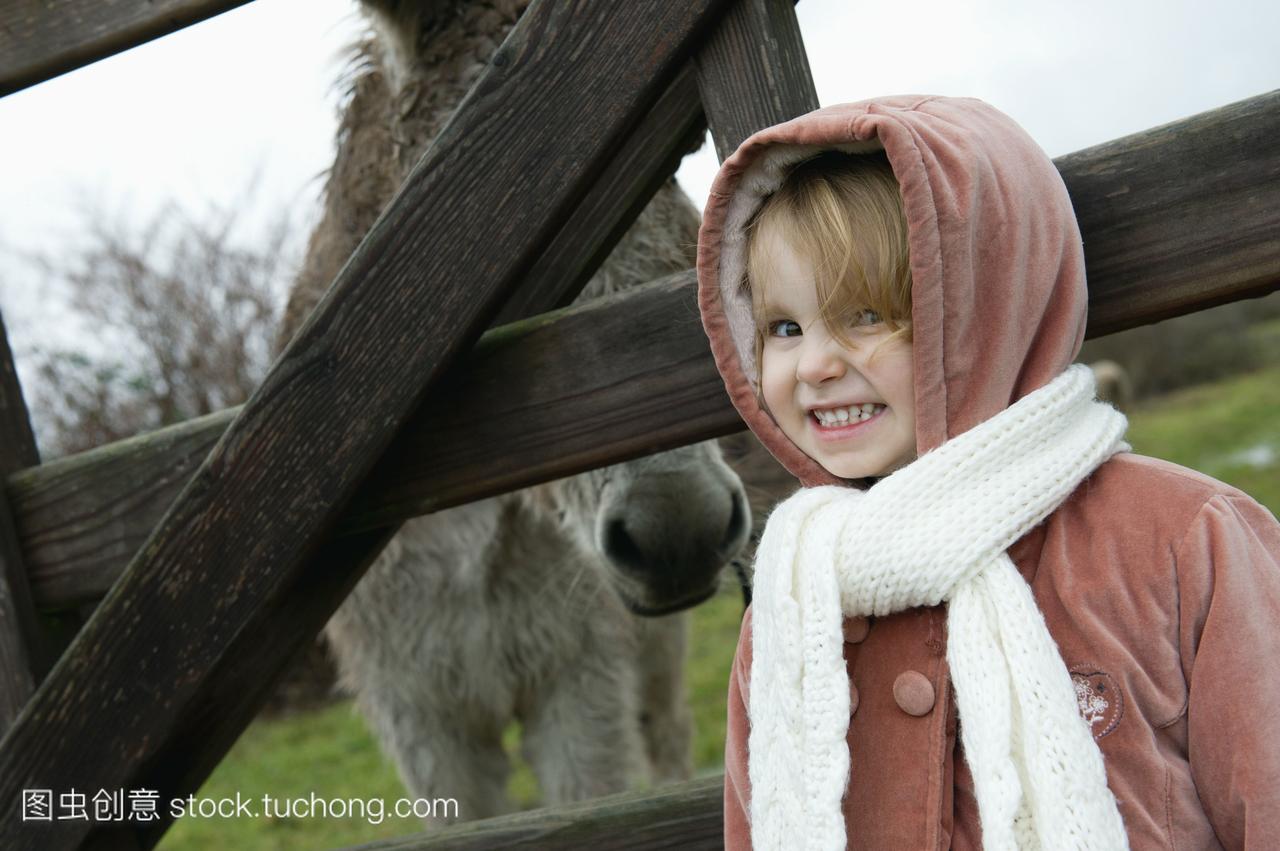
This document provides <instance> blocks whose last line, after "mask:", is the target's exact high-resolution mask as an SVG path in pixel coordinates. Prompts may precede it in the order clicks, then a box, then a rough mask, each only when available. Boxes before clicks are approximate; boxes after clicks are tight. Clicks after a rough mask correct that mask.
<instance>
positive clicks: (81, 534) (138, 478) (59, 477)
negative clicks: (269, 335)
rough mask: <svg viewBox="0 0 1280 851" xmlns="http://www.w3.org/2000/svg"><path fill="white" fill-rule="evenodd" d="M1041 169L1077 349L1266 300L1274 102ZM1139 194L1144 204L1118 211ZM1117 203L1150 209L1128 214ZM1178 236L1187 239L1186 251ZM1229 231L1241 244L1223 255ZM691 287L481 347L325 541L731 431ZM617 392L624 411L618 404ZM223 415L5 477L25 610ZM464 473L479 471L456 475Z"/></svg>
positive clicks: (116, 530) (108, 572) (101, 583)
mask: <svg viewBox="0 0 1280 851" xmlns="http://www.w3.org/2000/svg"><path fill="white" fill-rule="evenodd" d="M1208 141H1212V143H1213V144H1214V145H1215V150H1214V164H1215V183H1214V186H1211V187H1208V188H1205V187H1191V186H1188V185H1187V184H1186V183H1184V182H1183V180H1182V177H1181V176H1182V175H1185V173H1186V171H1187V170H1188V169H1190V168H1191V167H1192V165H1193V164H1194V163H1195V162H1197V161H1202V159H1199V158H1202V157H1203V150H1202V147H1203V145H1204V144H1206V143H1207V142H1208ZM1057 164H1058V167H1059V169H1060V170H1061V171H1062V173H1063V176H1064V179H1065V180H1066V182H1067V186H1068V188H1069V189H1070V190H1071V193H1072V196H1073V198H1074V199H1075V202H1076V207H1077V212H1078V214H1079V215H1080V219H1081V222H1082V229H1083V232H1084V239H1085V246H1086V248H1085V252H1086V259H1087V261H1088V263H1089V290H1090V302H1091V303H1090V319H1089V336H1091V337H1094V336H1099V335H1101V334H1104V333H1109V332H1110V331H1112V330H1117V329H1119V328H1127V327H1132V326H1135V325H1141V324H1144V323H1148V322H1153V321H1155V320H1156V319H1159V318H1163V317H1165V316H1169V315H1172V314H1176V313H1188V312H1191V311H1194V310H1197V309H1199V308H1200V307H1201V306H1208V304H1210V303H1217V302H1219V301H1223V300H1231V299H1241V298H1248V297H1251V296H1259V295H1264V294H1266V293H1268V292H1271V291H1273V290H1275V289H1277V288H1278V287H1280V243H1277V241H1276V240H1275V239H1274V238H1273V237H1272V235H1273V234H1275V233H1277V232H1280V181H1275V180H1270V181H1267V180H1262V181H1260V180H1258V179H1257V176H1258V175H1268V174H1271V175H1274V174H1280V92H1273V93H1271V94H1267V95H1262V96H1260V97H1256V98H1251V99H1249V100H1246V101H1241V102H1240V103H1237V104H1232V105H1230V106H1225V107H1222V108H1220V109H1216V110H1212V111H1210V112H1206V113H1203V114H1201V115H1197V116H1194V117H1192V118H1188V119H1185V120H1183V121H1179V122H1176V123H1175V124H1172V125H1168V126H1166V127H1161V128H1156V129H1155V130H1150V131H1145V132H1143V133H1138V134H1135V135H1133V136H1130V137H1127V138H1125V139H1121V140H1117V141H1115V142H1110V143H1107V144H1105V145H1101V146H1099V147H1097V148H1091V149H1089V150H1086V151H1081V152H1079V153H1076V154H1071V155H1069V156H1066V157H1061V158H1059V159H1058V160H1057ZM1107 174H1110V175H1113V176H1114V177H1113V178H1112V180H1111V182H1107V180H1106V179H1104V176H1105V175H1107ZM1161 175H1164V176H1163V177H1161ZM1139 183H1140V184H1142V185H1143V186H1145V187H1146V188H1144V189H1143V190H1141V192H1135V190H1133V188H1132V187H1134V186H1135V185H1136V184H1139ZM1135 194H1150V195H1152V196H1153V197H1152V199H1151V200H1143V199H1142V198H1130V197H1128V196H1132V195H1135ZM1117 199H1121V200H1117ZM1131 206H1137V207H1139V208H1142V209H1146V210H1149V211H1158V210H1162V209H1163V210H1166V211H1167V212H1166V214H1165V216H1164V217H1161V216H1159V215H1156V214H1155V212H1149V213H1147V214H1145V215H1146V219H1145V221H1144V223H1143V226H1142V229H1141V230H1140V231H1135V230H1134V229H1133V226H1132V223H1131V222H1130V221H1129V220H1128V219H1127V218H1126V217H1128V216H1129V215H1130V212H1131V210H1130V208H1131ZM1184 220H1185V221H1190V222H1195V223H1198V225H1199V227H1200V228H1201V229H1203V230H1204V231H1205V235H1204V236H1203V237H1201V236H1196V237H1195V239H1194V241H1192V242H1188V241H1186V238H1185V234H1184V233H1183V231H1182V228H1181V225H1180V224H1179V222H1180V221H1184ZM1237 231H1244V232H1246V233H1248V234H1250V236H1249V237H1248V239H1247V240H1243V239H1239V238H1237V237H1236V235H1235V234H1236V232H1237ZM1205 240H1219V241H1220V245H1221V250H1215V251H1209V250H1206V249H1205V247H1204V246H1203V244H1202V243H1203V242H1204V241H1205ZM1116 258H1124V262H1123V263H1121V262H1118V260H1117V259H1116ZM1169 270H1172V274H1171V273H1170V271H1169ZM1171 280H1174V281H1178V282H1180V283H1178V284H1177V285H1176V286H1173V285H1171V284H1170V281H1171ZM691 286H692V274H691V273H689V274H687V275H685V276H684V277H683V278H680V277H677V278H674V279H672V280H670V281H668V282H665V283H660V284H655V285H654V286H653V287H652V288H647V289H643V290H640V291H636V292H634V293H628V294H626V295H621V296H616V297H613V298H610V299H606V300H603V301H601V302H598V303H595V304H590V305H582V306H579V307H575V308H573V309H571V310H568V311H562V312H558V313H555V314H552V315H548V316H541V317H536V318H534V319H531V320H528V321H527V322H521V323H517V324H515V325H512V326H508V327H506V328H501V329H496V330H494V331H491V332H489V333H488V334H486V335H485V336H484V338H483V339H482V340H481V342H480V344H479V345H478V346H477V348H476V349H475V350H474V351H473V352H472V353H470V354H468V355H467V356H466V357H465V358H464V360H463V361H462V362H461V363H460V364H459V365H458V367H457V370H456V373H457V374H456V377H455V378H453V379H451V380H450V382H449V386H447V387H445V388H442V392H444V393H445V394H446V395H445V396H442V397H441V401H440V402H439V403H437V404H434V405H432V406H431V407H430V408H428V409H424V410H422V411H420V412H418V414H417V415H416V416H415V418H414V420H413V422H412V423H411V425H410V426H409V427H408V428H407V429H406V431H405V434H406V437H405V438H404V439H403V440H402V441H398V442H397V443H396V444H395V448H394V449H393V450H392V451H391V452H389V453H388V455H387V457H386V458H385V459H384V461H383V462H382V464H381V465H380V467H379V472H378V479H377V481H370V482H369V483H368V484H367V485H366V486H365V487H363V488H361V490H360V493H359V496H358V498H357V499H356V500H355V501H354V502H353V503H352V505H351V507H350V510H349V511H348V513H347V514H346V515H345V516H344V517H343V520H342V524H343V525H344V526H345V527H346V528H352V529H354V528H369V527H371V526H374V525H377V524H378V523H387V522H395V521H398V520H403V519H405V518H407V517H409V516H412V515H414V514H419V513H424V512H426V511H430V510H434V509H438V508H443V507H446V506H448V505H453V504H457V503H460V502H466V501H468V500H472V499H478V498H480V497H482V496H486V495H490V494H492V493H496V492H500V491H501V490H504V489H506V490H509V489H514V488H517V487H523V486H526V485H529V484H533V483H535V482H538V481H543V480H546V479H550V478H555V477H557V476H563V475H569V474H571V473H575V472H580V471H581V470H583V469H586V468H588V467H590V466H599V465H603V464H608V463H613V462H616V461H619V460H622V459H623V458H625V457H628V456H629V455H631V454H635V453H640V452H647V451H657V450H659V449H665V448H670V447H671V446H675V445H680V444H683V443H689V442H691V441H694V440H698V439H701V438H702V437H707V436H711V435H713V434H723V433H728V432H730V431H733V430H736V429H739V428H741V421H740V420H738V419H737V417H736V415H735V414H734V412H733V409H732V407H731V406H730V405H729V401H728V399H727V398H726V397H724V395H723V393H722V392H721V391H720V389H719V387H720V385H719V383H718V382H719V378H718V376H717V374H716V372H715V369H714V366H713V365H712V363H711V357H710V353H709V351H708V350H707V348H706V342H705V338H704V336H703V334H702V328H701V325H700V324H699V323H698V317H697V307H696V304H695V302H694V300H693V296H692V292H691V291H689V290H688V288H689V287H691ZM557 376H558V377H559V378H555V377H557ZM628 388H635V389H637V390H638V391H639V392H636V393H635V394H634V395H632V396H626V395H625V393H626V391H627V389H628ZM668 397H671V398H679V399H683V400H686V402H684V403H682V404H685V403H688V404H693V403H695V400H696V404H697V405H699V406H703V405H705V406H706V407H705V409H704V408H703V407H699V408H698V409H697V410H698V413H697V416H691V415H689V413H688V411H687V410H686V409H685V408H683V407H674V406H664V405H660V404H659V405H655V404H654V403H655V400H660V399H664V398H668ZM488 411H497V412H501V413H502V418H503V419H504V420H506V419H509V421H510V422H518V423H520V425H519V427H518V428H515V429H512V428H509V427H506V426H502V425H485V423H492V422H500V420H495V419H493V418H490V417H486V416H485V412H488ZM233 414H234V412H223V413H220V414H213V415H210V416H209V417H205V418H203V419H201V420H193V421H191V422H188V423H183V424H181V425H177V426H173V427H171V428H168V429H163V430H161V431H158V432H155V433H153V434H150V435H143V436H141V437H138V438H134V439H131V440H128V441H123V442H121V443H118V444H114V445H112V446H107V447H102V448H101V449H97V450H94V451H92V452H89V453H84V454H82V455H79V456H74V457H71V458H66V459H62V460H59V461H55V462H52V463H50V464H46V465H43V466H41V467H38V468H35V469H31V470H26V471H23V472H22V473H19V474H17V475H15V476H13V477H11V479H10V481H9V492H10V495H11V498H12V499H13V505H14V511H15V514H16V517H17V521H18V524H19V531H20V534H21V540H22V545H23V550H24V554H25V557H26V560H27V563H28V566H29V569H30V570H31V571H32V583H33V591H34V593H35V596H36V600H37V603H38V604H39V605H41V606H43V607H47V608H58V607H62V606H66V605H69V604H72V603H74V602H77V601H83V600H85V599H93V598H96V597H98V596H101V595H102V594H103V593H105V591H106V589H107V587H109V585H110V583H111V582H112V581H113V580H114V579H115V577H116V576H117V575H118V574H119V572H120V569H121V568H122V567H123V565H124V564H125V562H126V561H127V560H128V558H129V556H130V555H131V554H132V553H133V552H134V551H136V550H137V548H138V546H139V545H140V544H141V543H142V541H143V540H144V539H145V538H146V536H147V535H148V534H149V532H150V530H151V528H152V527H153V526H154V525H155V523H156V521H157V520H158V519H159V517H160V516H161V514H163V512H164V510H165V508H166V507H167V506H168V504H169V503H170V502H172V500H173V498H174V497H175V496H176V495H177V493H178V491H179V490H181V488H182V486H183V484H184V483H185V482H186V480H187V479H188V478H190V476H191V474H192V472H193V471H194V469H195V467H196V466H197V465H198V464H199V462H200V459H202V458H203V457H204V455H205V454H207V453H208V451H209V448H210V447H211V446H212V445H213V444H214V443H215V442H216V441H217V439H218V437H219V435H220V434H221V433H222V431H223V430H224V429H225V428H226V426H227V423H229V422H230V420H231V417H232V415H233ZM451 423H453V424H455V425H451ZM456 424H464V425H456ZM478 424H479V425H478ZM476 429H480V431H479V432H478V433H477V432H475V430H476ZM473 433H477V434H478V436H480V437H482V438H483V439H484V440H486V441H490V442H501V443H502V444H503V445H504V447H505V449H506V451H505V452H504V453H503V454H502V456H501V463H500V464H495V463H494V461H493V459H494V455H493V453H489V452H485V451H483V450H484V445H485V444H483V443H482V444H480V445H479V446H478V447H477V445H476V444H475V443H474V442H472V440H471V435H472V434H473ZM414 435H418V436H420V437H417V438H415V437H413V436H414ZM477 463H479V464H482V465H489V466H488V467H482V468H480V469H473V468H472V467H470V466H468V465H474V464H477Z"/></svg>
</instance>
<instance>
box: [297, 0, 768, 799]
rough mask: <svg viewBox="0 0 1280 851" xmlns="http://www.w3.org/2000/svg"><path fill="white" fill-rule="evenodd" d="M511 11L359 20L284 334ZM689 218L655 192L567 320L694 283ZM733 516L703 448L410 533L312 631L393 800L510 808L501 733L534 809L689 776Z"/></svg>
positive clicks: (479, 507) (407, 529)
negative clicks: (697, 609)
mask: <svg viewBox="0 0 1280 851" xmlns="http://www.w3.org/2000/svg"><path fill="white" fill-rule="evenodd" d="M525 5H526V3H525V2H467V0H454V1H453V2H446V1H445V0H440V2H402V1H401V2H398V1H397V0H376V2H375V0H367V2H365V3H364V10H365V12H366V13H367V14H369V16H370V19H371V22H372V24H373V31H374V33H375V35H374V36H373V37H371V38H370V39H369V40H367V41H366V42H365V43H364V44H363V45H362V46H361V47H360V50H359V57H358V70H357V71H356V73H355V76H354V77H353V79H352V81H351V89H350V97H349V99H348V102H347V104H346V106H345V110H344V113H343V116H342V124H341V129H340V131H339V136H338V151H337V156H336V160H335V163H334V166H333V169H332V171H331V173H330V175H329V178H328V182H327V184H326V187H325V199H324V201H325V209H324V214H323V218H322V220H321V222H320V224H319V225H318V226H317V227H316V230H315V231H314V233H313V234H312V236H311V240H310V243H309V247H308V253H307V257H306V260H305V263H304V267H303V268H302V270H301V272H300V274H299V276H298V279H297V281H296V283H295V286H294V289H293V292H292V293H291V297H290V302H289V307H288V309H287V311H286V318H285V323H284V327H283V328H282V329H281V335H280V340H281V342H282V343H283V342H284V341H286V340H287V339H288V338H289V336H291V335H292V333H293V332H294V331H295V330H296V329H297V327H298V326H299V325H300V324H301V322H302V320H303V319H304V318H305V316H306V314H307V312H308V311H309V310H310V309H311V308H312V307H313V306H314V305H315V303H316V302H317V301H318V300H319V299H320V297H321V295H322V294H323V292H324V290H325V288H327V286H328V284H329V282H330V281H331V280H332V279H333V278H334V276H335V275H336V273H337V272H338V270H339V269H340V268H341V265H342V263H343V262H345V260H346V258H347V257H348V256H349V255H350V253H351V251H352V249H353V248H354V247H355V246H356V244H357V243H358V242H359V240H360V238H361V237H362V236H363V235H364V234H365V232H366V231H367V230H368V228H369V226H370V225H371V224H372V223H373V221H374V219H375V218H376V217H377V215H378V213H379V212H380V211H381V209H382V207H383V206H384V205H385V204H386V203H387V201H389V200H390V198H391V196H392V195H393V194H394V192H395V190H396V189H397V188H398V186H399V184H400V182H401V180H402V179H403V177H404V176H405V174H407V172H408V170H409V168H410V167H411V166H412V165H413V164H414V163H415V162H416V161H417V159H418V158H419V157H420V156H421V154H422V152H423V151H424V150H425V148H426V146H427V145H428V144H429V142H430V141H431V139H432V138H434V136H435V135H436V134H437V133H438V132H439V130H440V129H441V127H442V126H443V124H444V122H445V121H446V120H447V118H448V116H449V114H450V112H451V111H452V109H453V107H454V106H455V105H456V104H457V103H458V102H459V101H460V100H461V99H462V97H463V95H464V94H465V93H466V91H467V89H468V88H469V87H470V86H471V84H472V83H473V82H475V80H476V78H477V77H478V76H479V74H480V73H481V72H482V71H483V69H484V67H485V64H486V62H487V59H488V58H489V56H490V55H491V54H492V53H493V52H494V50H496V49H497V47H498V46H499V45H500V44H501V42H502V40H503V39H504V38H505V37H506V34H507V32H508V31H509V30H510V28H511V27H512V26H513V25H514V24H515V22H516V19H517V18H518V16H519V14H520V12H521V11H522V10H523V7H524V6H525ZM697 227H698V215H697V211H696V210H695V209H694V208H693V206H692V205H691V204H690V203H689V201H688V199H687V198H686V197H684V195H683V194H682V193H681V192H680V190H679V189H678V188H677V187H676V185H675V183H674V181H668V182H667V183H666V184H665V185H664V186H663V188H662V189H661V190H660V191H659V192H658V194H657V195H656V196H655V197H654V199H653V200H652V202H651V203H650V204H649V206H648V207H647V208H646V209H645V211H644V212H643V213H642V214H641V216H640V218H639V219H638V220H637V222H636V223H635V225H634V226H633V227H632V228H631V230H630V231H629V232H628V233H627V234H626V236H624V238H623V239H622V241H621V242H620V243H619V245H618V246H617V247H616V248H615V250H614V251H613V253H612V254H611V256H610V257H609V259H608V261H607V262H606V264H605V265H604V266H603V267H602V268H601V269H600V270H599V272H598V273H597V274H596V275H595V277H593V278H592V280H591V281H590V283H589V284H588V285H587V288H586V290H585V291H584V292H583V296H582V297H583V298H589V297H592V296H597V295H601V294H604V293H607V292H611V291H615V290H619V289H623V288H626V287H629V286H632V285H635V284H638V283H641V282H644V281H648V280H653V279H655V278H658V277H660V276H662V275H665V274H669V273H670V272H673V271H677V270H680V269H687V268H689V267H691V266H692V265H693V260H694V256H693V251H694V248H695V246H696V243H697ZM750 525H751V513H750V508H749V506H748V505H747V501H746V497H745V493H744V491H743V487H742V485H741V483H740V481H739V479H738V477H737V476H736V475H735V474H734V473H733V472H732V471H731V470H730V468H729V467H728V466H726V464H725V463H724V461H723V459H722V458H721V455H720V450H719V449H718V447H717V446H716V444H715V443H713V442H709V443H704V444H699V445H695V446H689V447H684V448H682V449H679V450H676V451H673V452H667V453H664V454H662V455H657V456H653V457H650V458H644V459H640V460H637V461H633V462H629V463H626V464H620V465H617V466H613V467H608V468H605V469H600V470H595V471H592V472H589V473H586V474H583V475H580V476H576V477H573V478H569V479H565V480H562V481H558V482H553V483H550V484H546V485H542V486H539V487H535V488H532V489H529V490H526V491H522V492H519V493H513V494H508V495H504V496H500V497H497V498H493V499H486V500H482V501H479V502H475V503H472V504H469V505H465V506H462V507H459V508H454V509H450V510H448V511H441V512H438V513H436V514H432V515H428V516H425V517H420V518H417V519H414V520H410V521H409V522H407V523H406V524H405V525H404V527H403V529H402V530H401V531H400V532H399V534H398V535H396V537H395V538H394V539H393V540H392V541H391V543H390V545H389V546H388V547H387V548H386V550H385V551H384V552H383V553H382V555H381V556H380V557H379V558H378V559H377V561H376V562H375V563H374V564H373V566H372V567H371V568H370V569H369V571H368V572H367V574H366V575H365V576H364V577H363V579H362V580H361V581H360V582H359V583H358V585H357V586H356V587H355V589H354V591H353V592H352V593H351V595H350V596H349V598H348V599H347V600H346V601H345V602H344V603H343V604H342V606H341V607H340V608H339V609H338V611H337V612H336V613H335V614H334V616H333V618H332V619H331V621H330V622H329V624H328V626H327V627H326V630H325V634H326V636H327V638H328V642H329V645H330V647H331V649H332V651H333V654H334V657H335V659H336V661H337V665H338V670H339V675H340V680H341V683H342V684H343V686H345V688H346V689H348V690H350V691H351V692H352V693H353V694H354V695H355V697H356V701H357V705H358V706H359V708H360V711H361V712H362V713H363V715H364V717H365V718H366V719H367V721H368V722H369V724H370V726H371V728H372V729H373V731H374V733H375V734H376V736H377V738H378V740H379V741H380V743H381V744H382V747H383V748H384V749H385V750H386V751H387V753H389V754H390V755H391V756H392V757H393V758H394V760H395V762H396V764H397V766H398V768H399V771H400V774H401V777H402V778H403V780H404V782H405V785H406V786H407V787H408V790H409V791H410V793H411V794H412V795H413V796H415V797H422V798H431V799H435V798H453V799H455V800H457V802H458V805H459V811H460V812H459V815H460V817H461V818H463V819H472V818H480V817H486V816H491V815H495V814H498V813H501V812H504V811H506V810H508V809H509V808H510V802H509V801H508V800H507V796H506V783H507V773H508V759H507V756H506V754H505V752H504V750H503V747H502V741H501V739H502V734H503V730H504V729H505V728H506V727H507V726H508V725H509V724H510V723H511V722H512V721H513V720H518V721H519V722H520V724H521V726H522V730H523V741H522V751H523V754H524V756H525V758H526V759H527V761H528V762H529V764H530V765H531V767H532V768H533V771H534V773H535V774H536V775H537V778H538V780H539V783H540V786H541V790H542V794H543V798H544V800H545V801H546V802H547V803H560V802H568V801H574V800H579V799H583V798H587V797H592V796H596V795H602V794H606V793H611V792H616V791H620V790H622V789H625V788H627V786H628V785H629V784H630V783H631V782H633V781H635V780H638V779H643V778H652V779H654V780H658V781H662V780H673V779H682V778H687V777H688V776H689V773H690V741H691V735H692V730H691V720H690V713H689V709H688V706H687V699H686V695H685V690H684V684H683V670H684V654H685V642H686V636H687V629H688V617H687V612H686V611H684V610H685V609H686V608H687V607H688V606H690V605H693V604H695V603H697V602H700V601H701V600H703V599H705V598H706V597H708V596H709V595H710V594H712V593H713V592H714V591H715V589H716V588H717V586H718V584H719V582H720V574H721V568H722V566H723V565H724V564H725V563H726V562H728V561H729V560H730V559H731V558H732V557H733V556H734V555H735V554H736V553H737V552H738V551H739V550H740V549H741V548H742V546H743V544H744V543H745V541H746V540H747V537H748V534H749V532H750Z"/></svg>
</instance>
